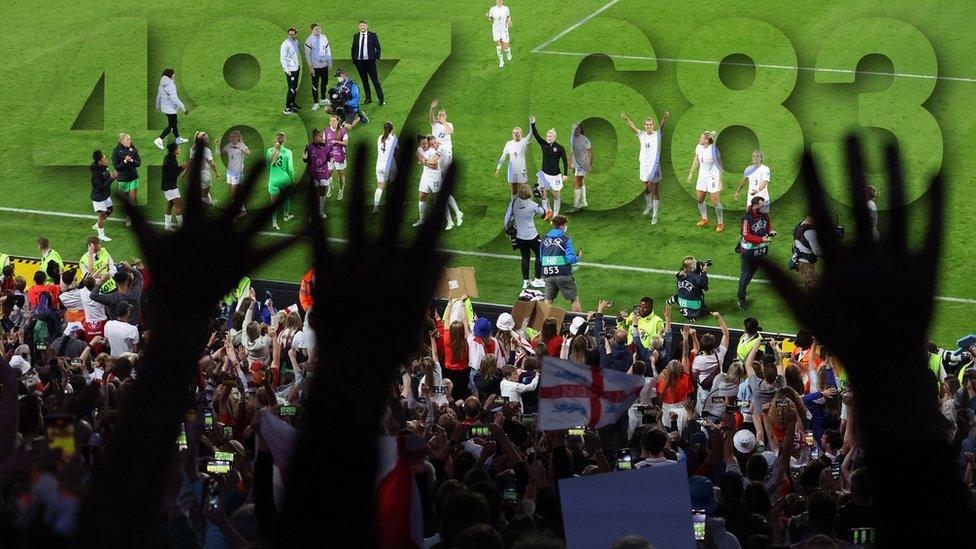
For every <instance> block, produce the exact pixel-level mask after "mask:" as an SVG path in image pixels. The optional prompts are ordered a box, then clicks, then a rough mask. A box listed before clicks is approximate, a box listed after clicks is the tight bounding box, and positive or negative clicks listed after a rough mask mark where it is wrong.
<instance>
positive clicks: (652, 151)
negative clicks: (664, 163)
mask: <svg viewBox="0 0 976 549" xmlns="http://www.w3.org/2000/svg"><path fill="white" fill-rule="evenodd" d="M669 116H671V113H668V112H665V113H664V116H662V117H661V125H660V126H659V127H657V128H655V127H654V119H653V118H651V117H647V118H645V119H644V129H643V130H638V129H637V125H636V124H634V122H633V121H632V120H631V119H630V117H628V116H627V113H624V112H622V113H620V117H621V118H623V119H624V122H626V123H627V126H629V127H630V129H631V131H633V132H634V134H635V135H637V140H638V141H639V142H640V153H639V154H638V155H637V156H638V159H639V160H640V170H639V172H638V177H639V178H640V181H641V183H642V184H643V185H644V203H645V206H644V215H647V214H648V213H651V225H657V214H658V212H659V210H660V206H661V132H662V131H664V123H665V122H667V121H668V117H669Z"/></svg>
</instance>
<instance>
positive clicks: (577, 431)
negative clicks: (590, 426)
mask: <svg viewBox="0 0 976 549" xmlns="http://www.w3.org/2000/svg"><path fill="white" fill-rule="evenodd" d="M566 434H567V435H569V436H571V437H581V436H583V435H585V434H586V428H585V427H573V428H572V429H570V430H569V431H567V432H566Z"/></svg>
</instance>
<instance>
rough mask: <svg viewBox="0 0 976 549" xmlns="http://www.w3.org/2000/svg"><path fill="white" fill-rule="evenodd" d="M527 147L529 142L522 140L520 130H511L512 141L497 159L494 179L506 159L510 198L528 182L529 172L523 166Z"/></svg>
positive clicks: (506, 144)
mask: <svg viewBox="0 0 976 549" xmlns="http://www.w3.org/2000/svg"><path fill="white" fill-rule="evenodd" d="M528 146H529V140H528V139H523V138H522V128H518V127H516V128H513V129H512V139H510V140H509V141H508V143H505V148H504V149H502V155H501V156H500V157H499V158H498V165H497V166H495V177H498V172H500V171H501V169H502V164H504V163H505V157H506V156H507V157H508V184H509V185H510V186H511V187H512V196H515V194H516V193H518V188H519V186H520V185H522V184H523V183H528V182H529V170H528V167H527V166H526V165H525V149H526V148H527V147H528Z"/></svg>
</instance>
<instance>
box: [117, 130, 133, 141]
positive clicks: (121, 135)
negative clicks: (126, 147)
mask: <svg viewBox="0 0 976 549" xmlns="http://www.w3.org/2000/svg"><path fill="white" fill-rule="evenodd" d="M126 137H128V138H129V139H132V136H131V135H129V134H127V133H125V132H122V133H120V134H119V143H121V142H122V140H123V139H125V138H126Z"/></svg>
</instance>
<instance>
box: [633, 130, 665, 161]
mask: <svg viewBox="0 0 976 549" xmlns="http://www.w3.org/2000/svg"><path fill="white" fill-rule="evenodd" d="M637 139H639V140H640V155H639V157H640V163H641V164H642V165H646V166H651V165H653V164H656V163H657V161H658V158H659V157H660V155H659V147H660V146H661V132H660V131H657V130H655V131H653V132H651V133H647V132H646V131H644V130H641V131H639V132H637Z"/></svg>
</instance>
